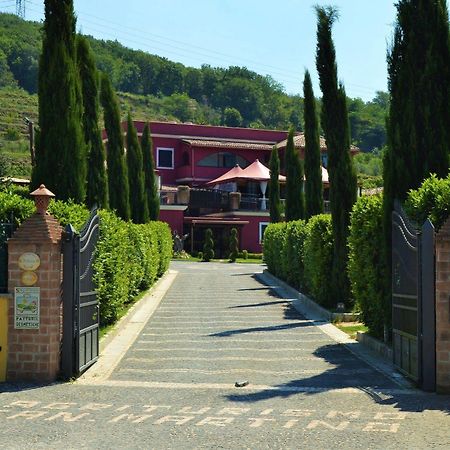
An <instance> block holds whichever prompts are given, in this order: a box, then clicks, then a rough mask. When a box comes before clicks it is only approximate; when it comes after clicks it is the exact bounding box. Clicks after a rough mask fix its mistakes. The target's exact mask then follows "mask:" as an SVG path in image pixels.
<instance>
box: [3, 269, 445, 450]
mask: <svg viewBox="0 0 450 450" xmlns="http://www.w3.org/2000/svg"><path fill="white" fill-rule="evenodd" d="M172 269H175V270H177V271H178V272H179V273H178V276H177V277H176V279H175V281H174V283H173V285H172V286H171V288H170V289H169V290H168V292H167V293H166V295H165V297H164V298H163V300H162V302H161V304H160V305H159V307H158V308H157V310H156V311H155V313H154V314H153V316H152V317H151V319H150V320H149V321H148V322H147V323H146V325H145V326H144V327H143V329H142V331H141V332H140V333H139V335H138V336H137V338H136V340H135V341H134V343H133V345H132V346H131V347H130V348H129V349H128V350H127V351H126V353H125V354H124V355H123V357H122V359H121V360H120V362H119V363H118V365H117V366H115V368H114V370H113V371H112V372H111V373H110V374H108V376H107V377H103V378H102V377H99V378H96V377H95V376H91V377H87V379H86V380H84V381H83V382H76V383H73V384H60V385H54V386H48V387H39V388H32V389H21V390H18V391H17V392H14V391H13V390H11V389H10V392H5V393H3V394H1V395H0V425H1V426H0V448H2V445H5V448H63V447H64V448H105V449H106V448H108V449H110V448H119V447H122V448H145V449H147V448H157V449H166V448H177V449H191V448H229V449H241V448H248V449H263V448H267V449H277V448H280V449H281V448H283V449H284V448H292V449H294V448H295V449H296V448H314V449H316V448H319V449H322V448H323V449H328V448H349V449H352V448H380V449H381V448H382V449H385V448H405V449H411V448H449V447H450V416H449V410H450V398H449V397H438V396H435V395H428V394H422V393H419V392H418V391H415V390H413V389H409V388H405V387H403V386H402V385H400V384H398V383H397V382H396V381H395V380H394V379H392V378H391V377H389V376H387V375H385V374H383V373H381V372H380V371H378V370H377V369H375V368H374V367H373V366H372V365H369V364H367V363H365V362H364V361H362V360H360V359H358V358H357V357H355V356H354V355H353V354H352V353H351V352H350V351H349V350H347V349H346V348H345V347H344V346H342V345H340V344H338V343H337V342H335V341H334V340H333V339H332V338H331V337H330V336H329V335H328V334H326V333H324V332H323V331H322V328H323V326H322V324H321V323H318V322H313V321H309V320H306V319H305V318H304V317H302V316H301V315H299V313H298V312H297V311H295V310H294V309H293V308H292V307H291V303H290V301H289V300H286V299H283V298H280V297H278V296H277V295H276V294H275V293H274V292H273V291H272V290H271V289H270V288H268V287H267V286H265V285H263V284H261V283H260V282H258V281H257V280H256V279H255V276H254V272H255V271H261V270H262V269H261V266H255V265H237V264H216V263H207V264H206V263H202V264H201V263H190V262H179V263H173V264H172ZM235 383H237V384H238V386H241V385H244V386H242V387H235ZM247 383H248V384H247ZM0 389H1V388H0Z"/></svg>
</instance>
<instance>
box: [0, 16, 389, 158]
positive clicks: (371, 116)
mask: <svg viewBox="0 0 450 450" xmlns="http://www.w3.org/2000/svg"><path fill="white" fill-rule="evenodd" d="M40 27H41V24H39V23H36V22H30V21H24V20H23V19H20V18H19V17H17V16H15V15H12V14H4V13H0V148H1V149H3V152H2V153H4V151H5V150H7V152H19V153H20V152H21V151H24V148H26V146H27V142H26V141H25V140H24V139H26V134H27V128H26V125H25V123H24V120H23V118H24V116H28V117H30V118H31V119H32V120H35V121H36V119H37V96H36V92H37V74H38V62H39V54H40V48H41V34H40ZM88 39H89V42H90V44H91V47H92V49H93V51H94V55H95V58H96V63H97V66H98V68H99V69H100V70H102V71H105V72H106V73H108V74H109V76H110V78H111V81H112V83H113V86H114V87H115V89H116V90H117V91H119V92H120V93H119V96H120V101H121V107H122V114H123V115H124V116H125V114H126V113H127V112H128V110H130V111H131V113H132V115H133V117H134V118H135V119H143V120H155V119H157V120H177V121H182V122H186V121H189V122H194V123H206V124H214V125H228V126H244V127H258V128H272V129H288V128H289V127H290V126H291V125H292V126H294V127H295V128H296V129H297V130H301V129H302V122H303V99H302V98H301V97H300V96H295V95H287V94H286V93H285V92H284V90H283V86H282V85H280V84H279V83H278V82H277V81H276V80H274V79H272V78H271V77H270V76H263V75H260V74H257V73H255V72H253V71H250V70H248V69H247V68H245V67H237V66H231V67H228V68H218V67H211V66H209V65H203V66H202V67H201V68H200V69H196V68H192V67H186V66H184V65H183V64H180V63H175V62H173V61H170V60H168V59H166V58H162V57H160V56H157V55H152V54H149V53H146V52H143V51H138V50H131V49H129V48H126V47H124V46H123V45H121V44H120V43H119V42H117V41H103V40H98V39H94V38H93V37H89V36H88ZM301 89H302V86H299V91H301ZM316 94H318V93H316ZM348 102H349V119H350V126H351V133H352V142H353V143H354V144H355V145H357V146H359V147H360V148H361V149H362V150H364V151H371V150H373V149H374V148H381V147H382V146H383V145H384V144H385V140H386V132H385V125H384V124H385V116H386V112H387V107H388V97H387V94H385V93H383V92H379V93H377V96H376V97H375V98H374V99H373V100H372V101H370V102H364V101H362V100H361V99H351V98H349V99H348ZM318 105H319V106H320V101H318Z"/></svg>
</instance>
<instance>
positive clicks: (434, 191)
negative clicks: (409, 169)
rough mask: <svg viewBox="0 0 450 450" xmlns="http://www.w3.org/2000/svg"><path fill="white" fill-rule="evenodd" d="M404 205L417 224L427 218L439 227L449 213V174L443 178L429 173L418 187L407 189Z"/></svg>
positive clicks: (420, 223)
mask: <svg viewBox="0 0 450 450" xmlns="http://www.w3.org/2000/svg"><path fill="white" fill-rule="evenodd" d="M404 206H405V211H406V213H407V214H408V215H409V217H410V218H411V219H412V220H414V221H415V222H416V223H417V224H419V226H421V225H422V224H423V223H424V222H425V220H426V219H427V218H429V219H430V220H431V222H432V223H433V225H434V226H435V228H436V229H439V228H440V227H441V226H442V225H443V224H444V222H445V220H446V219H447V218H448V217H449V215H450V174H449V175H448V176H447V178H443V179H442V178H438V177H437V176H436V175H431V177H430V178H427V179H426V180H425V181H424V182H423V183H422V186H420V188H419V189H415V190H411V191H409V193H408V198H407V199H406V202H405V205H404Z"/></svg>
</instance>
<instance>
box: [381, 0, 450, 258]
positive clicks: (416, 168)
mask: <svg viewBox="0 0 450 450" xmlns="http://www.w3.org/2000/svg"><path fill="white" fill-rule="evenodd" d="M396 7H397V21H396V25H395V31H394V38H393V42H392V46H391V49H390V51H389V53H388V77H389V86H388V87H389V94H390V107H389V117H388V120H387V131H388V146H387V151H386V153H385V157H384V166H383V177H384V204H383V207H384V216H385V217H384V224H385V234H386V238H387V244H388V249H389V246H390V233H391V213H392V209H393V203H394V199H395V198H397V199H399V200H404V199H405V198H406V195H407V192H408V191H409V190H410V189H415V188H417V187H418V186H419V185H420V184H421V182H422V181H423V180H424V179H425V178H427V177H428V176H429V174H430V173H436V174H437V175H438V176H440V177H445V176H447V174H448V173H449V165H450V159H449V156H450V128H449V123H450V42H449V22H448V20H449V17H448V11H447V4H446V1H445V0H400V1H399V2H398V3H397V5H396ZM388 254H390V252H389V251H388ZM388 259H389V260H390V256H389V257H388Z"/></svg>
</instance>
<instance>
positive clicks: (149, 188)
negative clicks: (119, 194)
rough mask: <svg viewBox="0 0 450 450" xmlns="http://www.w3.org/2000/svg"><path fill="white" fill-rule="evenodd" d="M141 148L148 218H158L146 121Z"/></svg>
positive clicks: (152, 160)
mask: <svg viewBox="0 0 450 450" xmlns="http://www.w3.org/2000/svg"><path fill="white" fill-rule="evenodd" d="M141 148H142V157H143V161H144V185H145V195H146V197H147V205H148V213H149V218H150V220H158V218H159V194H158V186H157V184H156V176H155V160H154V158H153V146H152V140H151V136H150V127H149V125H148V123H146V124H145V127H144V131H143V132H142V141H141Z"/></svg>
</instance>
